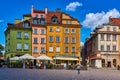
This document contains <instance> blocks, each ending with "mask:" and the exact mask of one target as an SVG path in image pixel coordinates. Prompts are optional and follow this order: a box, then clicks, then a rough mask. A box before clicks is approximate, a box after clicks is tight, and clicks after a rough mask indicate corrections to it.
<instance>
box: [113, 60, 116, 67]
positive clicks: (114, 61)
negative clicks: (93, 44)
mask: <svg viewBox="0 0 120 80" xmlns="http://www.w3.org/2000/svg"><path fill="white" fill-rule="evenodd" d="M116 64H117V63H116V59H113V65H114V67H116Z"/></svg>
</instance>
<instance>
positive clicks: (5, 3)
mask: <svg viewBox="0 0 120 80" xmlns="http://www.w3.org/2000/svg"><path fill="white" fill-rule="evenodd" d="M32 5H33V6H34V8H35V9H37V10H44V8H45V7H47V8H48V10H51V11H55V10H56V9H57V8H61V10H62V12H65V13H67V14H70V15H71V16H72V17H74V18H77V19H78V20H79V21H80V24H82V28H81V35H80V37H81V43H82V44H83V43H84V42H85V39H86V38H87V37H90V32H92V31H93V30H94V29H95V27H97V26H99V25H102V24H103V23H108V19H109V16H112V17H116V18H119V17H120V1H119V0H1V1H0V44H2V45H3V46H4V45H5V35H4V31H5V29H6V28H7V23H14V19H21V20H22V18H23V14H29V13H30V12H31V6H32Z"/></svg>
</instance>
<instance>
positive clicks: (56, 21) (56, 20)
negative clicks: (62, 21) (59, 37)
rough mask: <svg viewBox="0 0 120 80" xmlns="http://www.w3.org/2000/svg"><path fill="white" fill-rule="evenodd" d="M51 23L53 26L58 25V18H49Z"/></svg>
mask: <svg viewBox="0 0 120 80" xmlns="http://www.w3.org/2000/svg"><path fill="white" fill-rule="evenodd" d="M51 22H52V23H53V24H57V23H58V17H57V16H55V15H54V16H53V17H52V18H51Z"/></svg>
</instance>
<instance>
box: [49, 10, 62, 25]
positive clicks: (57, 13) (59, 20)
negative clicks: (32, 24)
mask: <svg viewBox="0 0 120 80" xmlns="http://www.w3.org/2000/svg"><path fill="white" fill-rule="evenodd" d="M54 15H55V16H57V18H58V23H60V22H61V13H60V12H48V14H47V23H51V18H52V17H53V16H54Z"/></svg>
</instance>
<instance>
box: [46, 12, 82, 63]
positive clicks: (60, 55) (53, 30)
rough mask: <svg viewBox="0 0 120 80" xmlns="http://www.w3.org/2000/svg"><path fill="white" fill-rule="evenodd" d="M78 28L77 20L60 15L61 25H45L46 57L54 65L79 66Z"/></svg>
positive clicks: (64, 14) (79, 26) (63, 14)
mask: <svg viewBox="0 0 120 80" xmlns="http://www.w3.org/2000/svg"><path fill="white" fill-rule="evenodd" d="M80 28H81V25H80V23H79V21H78V20H77V19H74V18H73V17H71V16H70V15H68V14H66V13H62V14H61V24H47V56H50V57H52V58H53V60H54V63H55V64H61V65H64V64H66V65H71V64H80Z"/></svg>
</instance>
